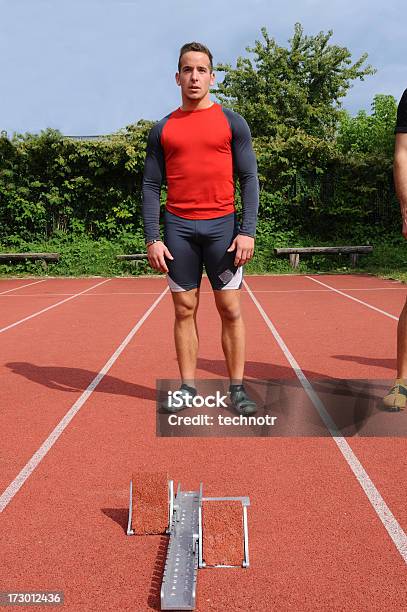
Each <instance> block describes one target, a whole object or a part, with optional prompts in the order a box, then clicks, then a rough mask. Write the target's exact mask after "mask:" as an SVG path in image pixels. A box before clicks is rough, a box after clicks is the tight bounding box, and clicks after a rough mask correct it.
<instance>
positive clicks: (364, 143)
mask: <svg viewBox="0 0 407 612" xmlns="http://www.w3.org/2000/svg"><path fill="white" fill-rule="evenodd" d="M371 106H372V113H371V114H370V115H368V114H367V113H366V111H364V110H361V111H359V112H358V114H357V115H356V117H351V115H350V114H349V113H348V112H347V111H342V113H341V116H340V121H339V126H338V145H339V147H340V149H341V150H342V151H343V152H344V153H349V152H353V153H356V152H357V153H373V154H379V155H385V156H387V157H390V158H391V157H392V155H393V149H394V126H395V124H396V116H397V102H396V99H395V98H394V97H393V96H386V95H383V94H378V95H376V96H375V97H374V99H373V102H372V105H371Z"/></svg>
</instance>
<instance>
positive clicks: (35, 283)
mask: <svg viewBox="0 0 407 612" xmlns="http://www.w3.org/2000/svg"><path fill="white" fill-rule="evenodd" d="M46 280H47V279H46V278H43V279H42V280H38V281H34V282H33V283H27V284H26V285H20V286H19V287H14V289H7V291H2V292H1V293H0V295H4V294H5V293H10V292H11V291H18V290H19V289H23V288H24V287H30V286H31V285H38V283H45V281H46ZM12 297H14V296H12ZM15 297H17V296H15ZM18 297H24V296H22V295H19V296H18Z"/></svg>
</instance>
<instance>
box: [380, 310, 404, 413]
mask: <svg viewBox="0 0 407 612" xmlns="http://www.w3.org/2000/svg"><path fill="white" fill-rule="evenodd" d="M383 403H384V404H385V406H386V407H387V409H388V410H391V411H394V412H397V411H399V410H403V409H404V408H406V406H407V299H406V303H405V304H404V308H403V310H402V311H401V315H400V318H399V322H398V325H397V378H396V380H395V383H394V385H393V387H392V388H391V389H390V392H389V393H388V394H387V395H386V396H385V397H384V398H383Z"/></svg>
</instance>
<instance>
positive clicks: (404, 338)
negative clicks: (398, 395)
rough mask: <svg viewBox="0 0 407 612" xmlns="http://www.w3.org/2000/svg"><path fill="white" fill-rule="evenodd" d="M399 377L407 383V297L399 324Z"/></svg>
mask: <svg viewBox="0 0 407 612" xmlns="http://www.w3.org/2000/svg"><path fill="white" fill-rule="evenodd" d="M397 378H404V379H405V382H406V383H407V299H406V303H405V304H404V308H403V310H402V311H401V315H400V318H399V322H398V325H397Z"/></svg>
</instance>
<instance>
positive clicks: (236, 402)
mask: <svg viewBox="0 0 407 612" xmlns="http://www.w3.org/2000/svg"><path fill="white" fill-rule="evenodd" d="M229 394H230V402H231V404H232V406H233V408H234V409H235V410H236V412H238V413H239V414H243V415H245V416H249V415H250V414H254V413H255V412H257V404H256V402H255V401H253V400H251V399H250V397H249V396H248V395H247V393H246V390H245V388H244V386H243V385H234V386H233V387H232V386H231V387H230V389H229Z"/></svg>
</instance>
